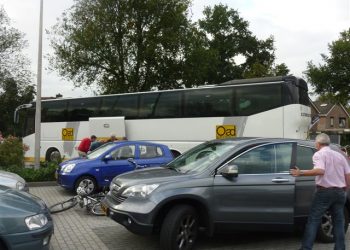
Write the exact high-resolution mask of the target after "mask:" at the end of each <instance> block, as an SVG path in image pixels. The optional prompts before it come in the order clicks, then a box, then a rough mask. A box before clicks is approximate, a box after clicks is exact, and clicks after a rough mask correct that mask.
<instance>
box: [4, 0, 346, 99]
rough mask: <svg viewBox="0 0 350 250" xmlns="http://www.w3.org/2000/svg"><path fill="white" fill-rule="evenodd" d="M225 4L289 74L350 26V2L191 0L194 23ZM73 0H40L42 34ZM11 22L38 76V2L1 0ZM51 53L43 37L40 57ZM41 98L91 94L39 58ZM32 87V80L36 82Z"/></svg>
mask: <svg viewBox="0 0 350 250" xmlns="http://www.w3.org/2000/svg"><path fill="white" fill-rule="evenodd" d="M218 3H223V4H227V5H228V6H229V7H231V8H234V9H236V10H238V11H239V13H240V15H241V17H243V18H244V19H245V20H247V21H248V22H249V24H250V30H251V31H252V32H253V33H254V34H255V35H256V36H257V37H258V38H260V39H266V38H267V37H269V36H270V35H273V36H274V38H275V47H276V56H277V63H282V62H284V63H286V64H287V66H288V67H289V69H290V70H291V73H292V74H294V75H295V76H302V72H303V71H304V70H305V69H306V63H307V61H310V60H312V61H313V62H314V63H320V62H321V57H320V54H321V53H327V51H328V50H327V46H328V44H329V43H330V42H332V41H334V40H336V39H337V38H338V37H339V33H340V32H341V31H343V30H345V29H348V28H349V27H350V0H225V1H224V0H223V1H214V0H193V5H192V19H193V20H196V19H198V18H200V17H201V16H202V14H201V13H202V10H203V8H204V6H208V5H209V6H213V5H215V4H218ZM72 4H73V0H44V29H50V28H51V27H52V26H53V25H54V24H55V23H56V21H57V18H58V17H60V16H61V14H62V12H63V11H64V10H66V9H68V8H69V7H70V6H71V5H72ZM0 5H2V6H3V7H4V9H5V11H6V12H7V14H8V16H9V17H10V19H11V21H12V23H11V25H12V26H13V27H15V28H17V29H19V30H20V31H21V32H23V33H24V34H25V39H26V40H28V43H29V47H28V49H27V50H26V51H25V53H26V54H27V55H28V57H29V58H30V59H31V61H32V65H31V66H32V71H33V72H34V73H36V72H37V57H38V55H37V54H38V36H39V34H38V26H39V7H40V0H0ZM50 53H52V50H50V47H49V41H48V38H47V36H46V34H44V38H43V55H47V54H50ZM43 66H44V67H45V68H44V69H43V76H42V77H43V82H42V96H55V95H56V94H57V93H61V94H63V96H64V97H80V96H91V95H93V91H92V90H91V89H82V88H74V87H73V83H71V82H69V81H66V80H62V79H60V78H59V77H58V76H57V74H55V73H52V72H49V71H48V70H47V69H46V67H47V66H48V63H47V60H46V58H44V59H43ZM35 82H36V78H35Z"/></svg>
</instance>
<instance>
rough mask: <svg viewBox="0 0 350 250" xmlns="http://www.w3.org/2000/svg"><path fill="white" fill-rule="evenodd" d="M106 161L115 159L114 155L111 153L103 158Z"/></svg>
mask: <svg viewBox="0 0 350 250" xmlns="http://www.w3.org/2000/svg"><path fill="white" fill-rule="evenodd" d="M103 160H104V161H110V160H113V157H112V156H111V155H106V156H105V157H104V158H103Z"/></svg>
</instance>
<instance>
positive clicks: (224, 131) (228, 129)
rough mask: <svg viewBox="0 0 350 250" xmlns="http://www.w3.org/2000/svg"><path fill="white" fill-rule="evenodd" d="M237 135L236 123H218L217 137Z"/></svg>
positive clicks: (223, 137)
mask: <svg viewBox="0 0 350 250" xmlns="http://www.w3.org/2000/svg"><path fill="white" fill-rule="evenodd" d="M234 137H236V126H235V125H216V139H225V138H234Z"/></svg>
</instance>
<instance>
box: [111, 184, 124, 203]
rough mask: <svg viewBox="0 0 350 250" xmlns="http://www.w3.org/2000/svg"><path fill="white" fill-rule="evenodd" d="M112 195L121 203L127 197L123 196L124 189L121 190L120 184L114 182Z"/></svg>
mask: <svg viewBox="0 0 350 250" xmlns="http://www.w3.org/2000/svg"><path fill="white" fill-rule="evenodd" d="M111 195H112V198H113V200H114V201H116V202H117V204H120V203H122V202H124V201H125V200H126V198H127V197H125V196H122V191H121V190H120V186H119V185H117V184H114V187H113V188H112V190H111Z"/></svg>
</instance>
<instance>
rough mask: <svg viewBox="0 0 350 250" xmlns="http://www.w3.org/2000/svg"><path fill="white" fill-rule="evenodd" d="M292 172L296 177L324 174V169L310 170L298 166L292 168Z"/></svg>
mask: <svg viewBox="0 0 350 250" xmlns="http://www.w3.org/2000/svg"><path fill="white" fill-rule="evenodd" d="M290 174H291V175H293V176H295V177H296V176H316V175H324V170H323V169H320V168H313V169H310V170H300V169H299V168H298V167H297V166H296V167H295V169H291V170H290ZM349 180H350V179H349Z"/></svg>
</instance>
